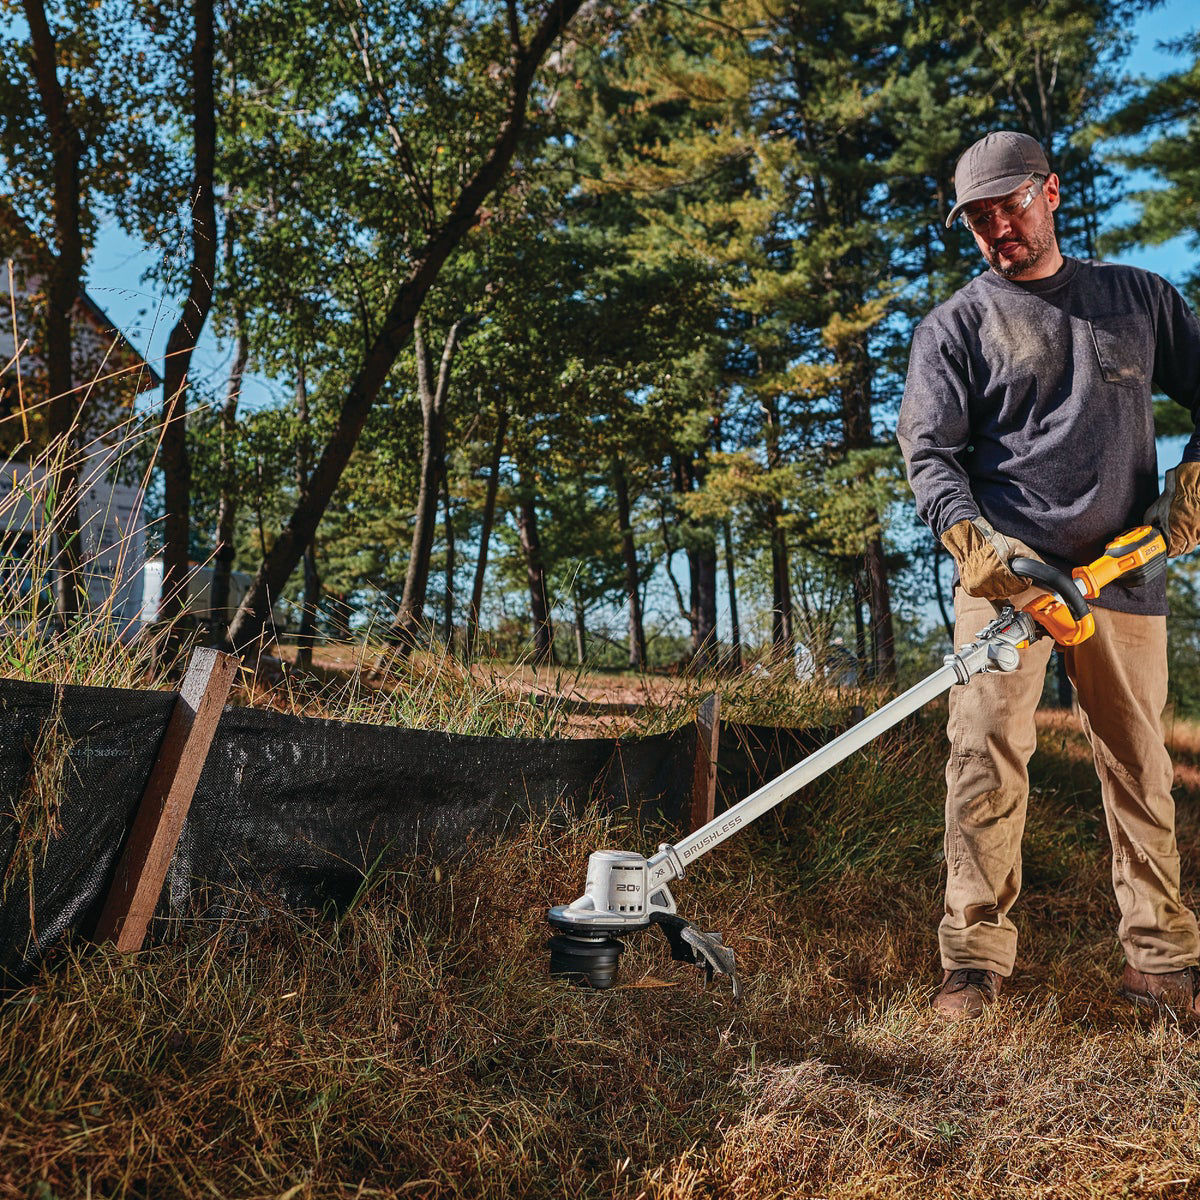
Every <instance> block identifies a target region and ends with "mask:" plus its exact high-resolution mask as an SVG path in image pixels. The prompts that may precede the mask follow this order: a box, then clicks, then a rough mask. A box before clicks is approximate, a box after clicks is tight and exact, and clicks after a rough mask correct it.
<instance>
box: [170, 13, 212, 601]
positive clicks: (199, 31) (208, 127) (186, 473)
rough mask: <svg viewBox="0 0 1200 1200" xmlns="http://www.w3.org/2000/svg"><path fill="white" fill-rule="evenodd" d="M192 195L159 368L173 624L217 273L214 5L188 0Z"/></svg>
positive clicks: (180, 593) (183, 575) (183, 583)
mask: <svg viewBox="0 0 1200 1200" xmlns="http://www.w3.org/2000/svg"><path fill="white" fill-rule="evenodd" d="M192 15H193V23H194V35H193V41H192V141H193V156H194V176H193V179H192V192H191V197H190V199H191V225H192V265H191V271H190V275H189V283H188V294H187V299H186V300H185V302H184V306H183V312H182V313H181V314H180V317H179V320H178V321H177V322H176V323H175V327H174V328H173V329H172V330H171V334H170V336H169V337H168V338H167V351H166V358H165V360H164V363H163V421H164V428H163V434H162V448H161V450H160V462H161V464H162V472H163V485H164V486H163V493H164V495H163V498H164V507H165V509H166V512H165V517H164V520H163V581H162V607H161V608H160V610H159V612H160V616H161V618H162V620H163V621H165V622H167V623H170V622H171V621H173V620H175V618H176V617H178V615H179V613H180V612H181V611H182V609H183V605H184V604H185V603H186V600H187V578H188V535H189V532H190V525H191V515H190V503H191V484H192V479H191V464H190V463H189V461H188V451H187V426H186V423H185V417H186V415H187V385H188V369H189V367H190V365H191V360H192V352H193V351H194V350H195V348H196V343H197V341H198V340H199V338H200V331H201V330H202V329H203V328H204V322H205V321H206V320H207V318H208V311H209V309H210V308H211V307H212V297H213V279H214V277H215V275H216V270H217V210H216V201H215V199H214V197H213V176H214V173H215V169H216V165H215V164H216V137H217V134H216V117H215V101H214V97H213V53H214V51H213V0H193V2H192Z"/></svg>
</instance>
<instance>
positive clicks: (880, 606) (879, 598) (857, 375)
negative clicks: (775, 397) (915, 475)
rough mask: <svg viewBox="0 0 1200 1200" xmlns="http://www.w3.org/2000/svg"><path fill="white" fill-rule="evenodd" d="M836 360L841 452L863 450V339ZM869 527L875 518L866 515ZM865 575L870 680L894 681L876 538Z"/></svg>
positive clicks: (866, 411)
mask: <svg viewBox="0 0 1200 1200" xmlns="http://www.w3.org/2000/svg"><path fill="white" fill-rule="evenodd" d="M837 356H838V360H839V363H840V365H841V366H842V369H843V371H844V372H845V374H846V382H845V384H844V385H843V389H842V425H843V431H844V438H845V448H846V450H847V451H850V450H865V449H868V448H869V447H871V446H872V445H874V436H873V433H872V430H871V360H870V350H869V347H868V346H867V344H866V341H865V338H856V339H854V340H853V341H851V342H848V343H846V344H844V345H842V346H840V347H839V348H838V351H837ZM867 521H868V523H869V524H870V525H876V524H878V514H876V513H868V514H867ZM863 554H864V558H865V566H866V573H867V594H866V600H867V605H868V607H869V608H870V611H871V648H872V669H871V676H872V678H874V679H881V680H890V679H894V678H895V677H896V643H895V634H894V630H893V624H892V600H891V592H890V589H889V587H888V576H887V561H886V559H885V557H884V552H883V538H882V536H881V535H879V534H876V535H875V536H874V537H872V538H870V539H868V541H867V543H866V545H865V546H864V547H863Z"/></svg>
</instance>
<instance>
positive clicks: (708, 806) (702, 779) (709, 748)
mask: <svg viewBox="0 0 1200 1200" xmlns="http://www.w3.org/2000/svg"><path fill="white" fill-rule="evenodd" d="M696 726H697V737H696V765H695V768H694V769H693V772H692V812H691V820H690V822H689V826H688V832H689V833H691V832H692V831H694V830H696V829H699V828H700V826H701V825H707V824H708V822H709V821H711V820H712V819H713V817H714V816H715V814H716V802H717V743H718V742H719V741H720V737H721V697H720V696H719V695H718V694H717V693H716V692H714V693H713V694H712V695H711V696H709V698H708V699H707V700H705V701H704V703H703V704H701V705H700V707H699V708H698V709H697V710H696Z"/></svg>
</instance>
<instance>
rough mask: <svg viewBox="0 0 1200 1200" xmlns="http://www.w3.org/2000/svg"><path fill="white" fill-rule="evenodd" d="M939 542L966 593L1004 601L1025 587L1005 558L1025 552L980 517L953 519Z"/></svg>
mask: <svg viewBox="0 0 1200 1200" xmlns="http://www.w3.org/2000/svg"><path fill="white" fill-rule="evenodd" d="M942 545H943V546H945V547H946V549H947V550H949V551H950V554H951V556H952V557H953V558H954V561H955V562H956V563H957V564H958V577H959V579H960V580H961V581H962V585H963V591H965V592H966V593H967V595H968V596H980V597H982V598H983V599H984V600H1007V599H1008V598H1009V596H1015V595H1016V594H1017V593H1018V592H1023V591H1024V590H1025V589H1026V588H1027V587H1028V586H1029V584H1028V582H1027V581H1026V580H1024V579H1022V578H1021V577H1020V576H1019V575H1014V574H1013V573H1012V572H1011V571H1010V570H1009V569H1008V560H1009V559H1010V558H1012V556H1013V555H1014V554H1023V553H1025V547H1024V546H1022V545H1020V544H1019V543H1017V542H1013V541H1010V540H1009V539H1008V538H1006V537H1005V536H1004V535H1003V534H1002V533H997V532H996V531H995V529H993V528H992V526H991V524H990V523H989V522H988V521H985V520H984V519H983V518H982V517H976V518H975V519H974V520H973V521H971V520H966V521H957V522H955V523H954V524H953V525H951V526H950V528H949V529H947V530H946V532H945V533H943V534H942Z"/></svg>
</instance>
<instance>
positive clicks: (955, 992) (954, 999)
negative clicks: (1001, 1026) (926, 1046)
mask: <svg viewBox="0 0 1200 1200" xmlns="http://www.w3.org/2000/svg"><path fill="white" fill-rule="evenodd" d="M1001 982H1002V978H1001V976H1000V974H999V973H998V972H996V971H985V970H983V969H982V968H977V967H959V968H957V969H956V970H954V971H947V972H946V973H945V975H943V976H942V990H941V991H940V992H938V994H937V995H936V996H935V997H934V998H933V1011H934V1012H935V1013H937V1014H938V1016H939V1017H945V1018H946V1020H947V1021H961V1020H964V1019H965V1018H967V1017H978V1016H980V1015H981V1014H982V1012H983V1008H984V1005H985V1004H991V1003H992V1001H994V1000H995V999H996V997H997V996H998V995H999V994H1000V984H1001Z"/></svg>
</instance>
